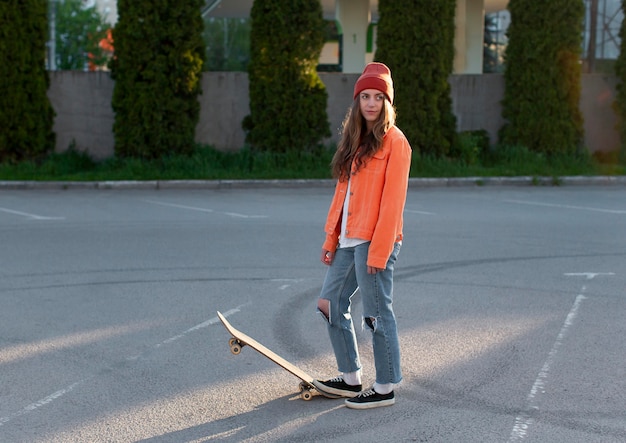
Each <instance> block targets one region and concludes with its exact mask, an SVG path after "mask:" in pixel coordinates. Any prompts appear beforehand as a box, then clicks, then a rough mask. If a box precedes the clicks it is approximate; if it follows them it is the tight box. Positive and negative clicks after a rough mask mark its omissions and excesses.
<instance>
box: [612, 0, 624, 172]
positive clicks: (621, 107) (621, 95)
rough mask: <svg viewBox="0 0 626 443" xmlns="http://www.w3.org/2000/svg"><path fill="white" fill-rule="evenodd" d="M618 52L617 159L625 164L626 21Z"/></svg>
mask: <svg viewBox="0 0 626 443" xmlns="http://www.w3.org/2000/svg"><path fill="white" fill-rule="evenodd" d="M622 11H626V0H622ZM619 39H620V42H621V43H620V52H619V55H618V57H617V60H616V61H615V75H617V98H616V100H615V103H614V109H615V110H616V112H617V116H618V119H619V123H618V129H619V133H620V136H621V149H620V156H619V158H620V159H621V160H622V162H624V163H626V47H625V45H626V20H622V23H621V25H620V28H619Z"/></svg>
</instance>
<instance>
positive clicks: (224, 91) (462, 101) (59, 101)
mask: <svg viewBox="0 0 626 443" xmlns="http://www.w3.org/2000/svg"><path fill="white" fill-rule="evenodd" d="M320 78H321V79H322V81H323V82H324V84H325V85H326V89H327V91H328V108H327V111H328V118H329V121H330V125H331V132H332V134H333V135H332V137H331V139H330V141H336V140H337V138H338V134H339V130H340V128H341V123H342V121H343V118H344V115H345V113H346V111H347V110H348V107H349V106H350V104H351V102H352V88H353V86H354V83H355V81H356V79H357V78H358V74H343V73H320ZM50 80H51V83H50V89H49V92H48V95H49V97H50V100H51V102H52V106H53V107H54V109H55V111H56V118H55V122H54V131H55V132H56V134H57V145H56V150H57V152H62V151H64V150H66V149H67V148H68V147H69V146H70V145H74V146H75V147H76V148H77V149H79V150H85V151H87V152H89V153H90V155H92V156H93V157H94V158H97V159H102V158H107V157H110V156H112V155H113V152H114V151H113V147H114V138H113V119H114V115H113V110H112V109H111V97H112V94H113V80H112V79H111V77H110V75H109V73H107V72H78V71H54V72H50ZM616 82H617V80H616V78H615V77H612V76H606V75H601V74H585V75H583V78H582V97H581V104H580V106H581V111H582V112H583V115H584V117H585V143H586V145H587V146H588V148H589V149H590V150H591V151H592V152H593V151H613V150H617V149H618V148H619V135H618V133H617V131H616V124H617V119H616V116H615V113H614V111H613V109H612V105H613V101H614V100H615V86H616ZM450 84H451V87H452V104H453V112H454V113H455V115H456V117H457V123H458V129H459V131H464V130H472V129H485V130H487V132H488V133H489V135H490V137H491V140H492V142H495V141H497V134H498V130H499V129H500V127H501V126H502V124H503V123H504V121H503V119H502V117H501V106H500V100H501V99H502V96H503V93H504V78H503V76H502V75H500V74H483V75H480V74H475V75H453V76H451V77H450ZM401 87H402V85H396V90H399V89H401ZM202 89H203V94H202V95H201V96H200V103H201V112H200V121H199V122H198V126H197V128H196V141H198V142H199V143H203V144H209V145H212V146H215V147H216V148H217V149H220V150H223V151H236V150H239V149H240V148H241V147H242V146H243V144H244V138H245V134H244V132H243V130H242V129H241V121H242V120H243V118H244V117H245V116H246V115H247V114H248V113H249V107H248V75H247V73H245V72H207V73H205V74H204V77H203V79H202ZM276 93H277V94H280V91H276ZM284 99H285V100H288V99H289V97H284ZM537 112H541V110H540V109H538V110H537ZM293 118H294V124H297V118H298V116H297V115H294V116H293Z"/></svg>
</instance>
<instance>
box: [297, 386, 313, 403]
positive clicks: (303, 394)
mask: <svg viewBox="0 0 626 443" xmlns="http://www.w3.org/2000/svg"><path fill="white" fill-rule="evenodd" d="M300 397H302V400H306V401H309V400H311V399H312V398H313V394H311V391H309V390H308V389H305V390H304V391H302V392H301V393H300Z"/></svg>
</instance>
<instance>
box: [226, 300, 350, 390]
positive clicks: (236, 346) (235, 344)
mask: <svg viewBox="0 0 626 443" xmlns="http://www.w3.org/2000/svg"><path fill="white" fill-rule="evenodd" d="M217 317H218V318H219V319H220V321H221V322H222V324H223V325H224V327H225V328H226V330H227V331H228V332H229V333H230V335H232V338H231V339H230V340H228V345H229V346H230V352H232V353H233V354H235V355H238V354H239V353H240V352H241V349H242V348H243V347H244V346H246V345H247V346H250V347H251V348H252V349H254V350H255V351H257V352H258V353H259V354H262V355H264V356H265V357H267V358H269V359H270V360H272V361H273V362H274V363H276V364H277V365H278V366H280V367H281V368H283V369H285V370H286V371H288V372H290V373H291V374H293V375H295V376H296V377H298V378H299V379H300V385H299V388H300V397H301V398H302V399H303V400H311V398H313V393H314V392H315V391H317V389H315V386H314V385H313V380H314V378H313V376H311V375H309V374H307V373H306V372H304V371H303V370H302V369H300V368H299V367H297V366H296V365H294V364H293V363H290V362H288V361H287V360H285V359H284V358H282V357H281V356H280V355H278V354H276V353H275V352H274V351H271V350H270V349H268V348H266V347H265V346H263V345H262V344H261V343H259V342H258V341H256V340H255V339H253V338H252V337H250V336H249V335H246V334H244V333H243V332H241V331H239V330H238V329H236V328H235V327H233V325H231V324H230V323H229V322H228V320H226V318H225V317H224V316H223V315H222V313H221V312H219V311H217ZM318 392H319V391H318ZM320 394H321V395H323V396H324V397H329V398H339V397H335V396H331V395H328V394H326V393H322V392H320Z"/></svg>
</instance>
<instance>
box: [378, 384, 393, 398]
mask: <svg viewBox="0 0 626 443" xmlns="http://www.w3.org/2000/svg"><path fill="white" fill-rule="evenodd" d="M374 391H376V392H378V393H379V394H380V395H385V394H389V393H390V392H391V391H393V383H385V384H381V383H374Z"/></svg>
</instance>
